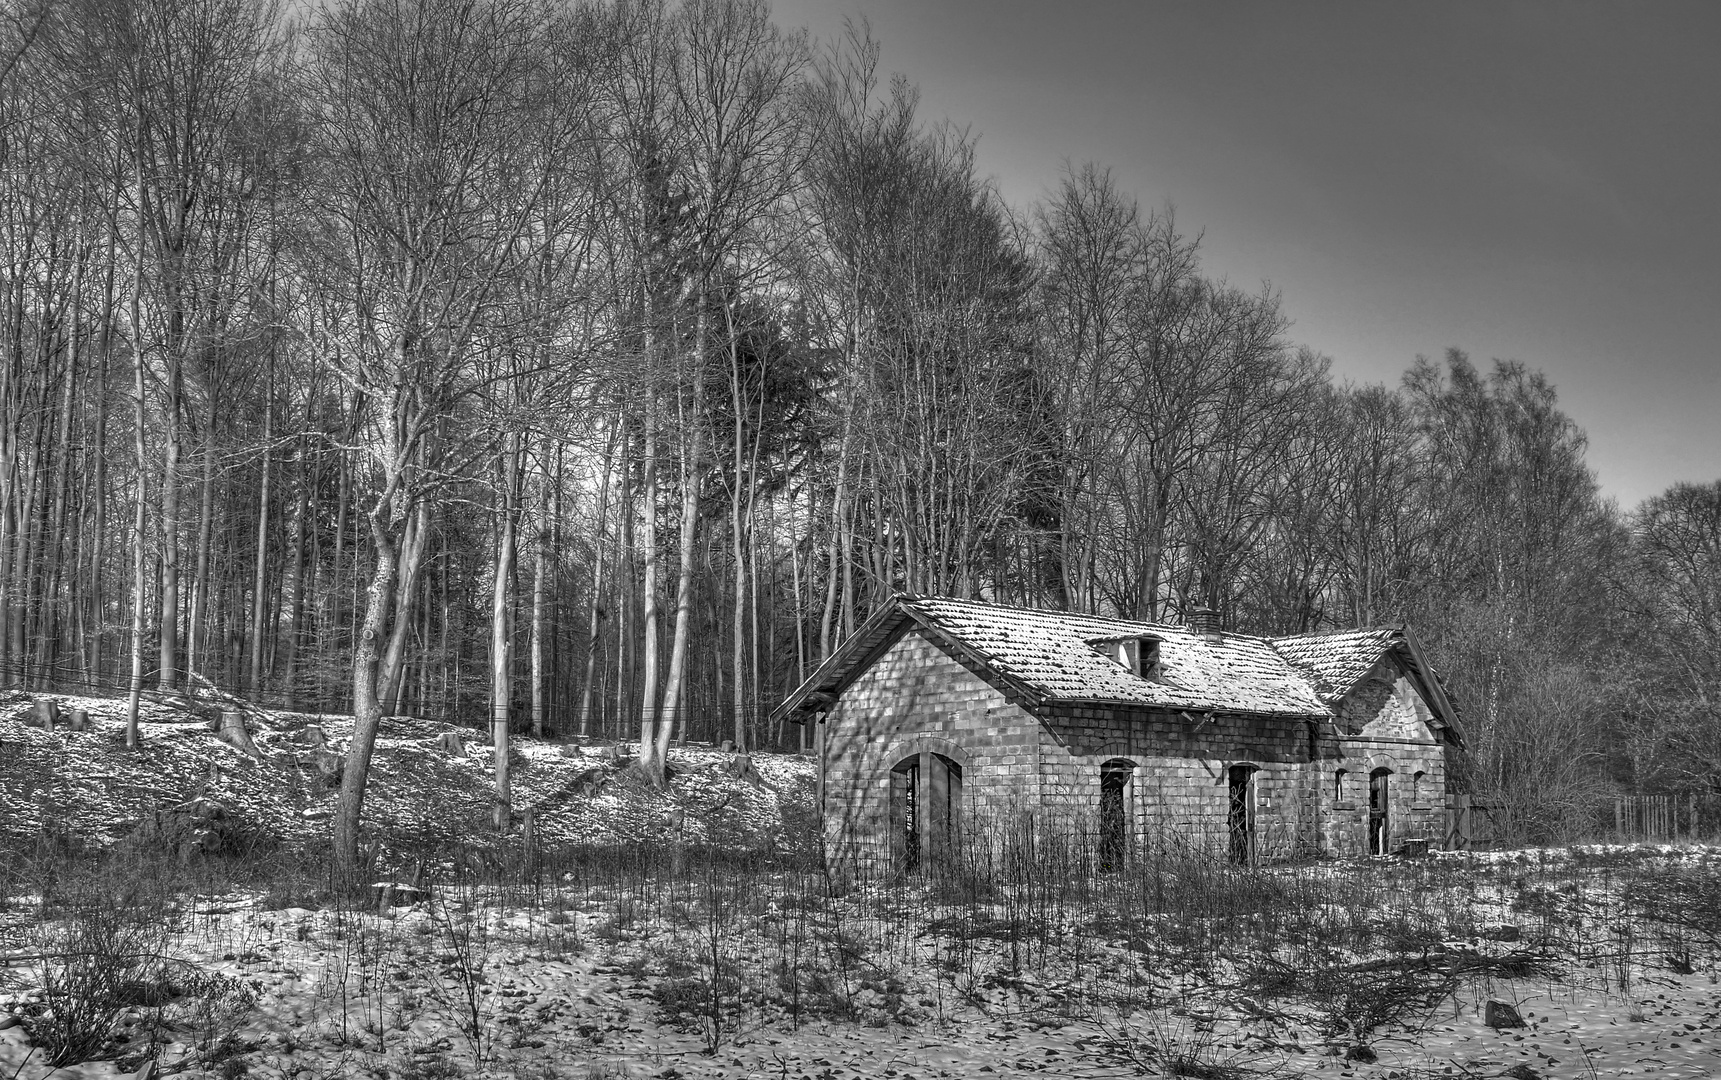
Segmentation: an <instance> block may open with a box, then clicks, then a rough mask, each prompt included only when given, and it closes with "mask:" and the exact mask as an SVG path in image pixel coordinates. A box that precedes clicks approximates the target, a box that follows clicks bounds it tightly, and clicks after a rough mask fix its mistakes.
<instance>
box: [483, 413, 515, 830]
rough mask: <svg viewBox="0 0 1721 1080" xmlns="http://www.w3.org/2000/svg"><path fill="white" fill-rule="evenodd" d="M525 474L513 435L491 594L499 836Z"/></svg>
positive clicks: (505, 807)
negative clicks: (520, 491) (520, 485)
mask: <svg viewBox="0 0 1721 1080" xmlns="http://www.w3.org/2000/svg"><path fill="white" fill-rule="evenodd" d="M519 474H520V433H519V432H517V431H510V432H508V434H507V435H506V436H505V437H504V439H503V447H502V476H501V481H502V483H501V485H500V487H501V490H500V491H499V492H498V495H499V501H500V503H501V506H500V507H499V509H500V510H501V521H500V522H498V526H499V527H498V530H497V544H496V565H495V576H494V578H493V581H492V587H491V593H490V741H491V743H492V745H493V746H494V747H495V750H496V755H495V758H496V801H495V805H494V808H493V809H494V824H495V826H496V831H497V832H507V831H508V815H509V812H510V808H511V806H512V791H511V790H510V785H509V777H508V708H509V705H510V702H511V698H512V696H513V683H514V678H513V676H514V671H513V664H512V663H510V661H511V660H512V659H513V657H512V652H513V650H512V647H511V646H512V642H511V640H510V637H511V635H510V634H509V633H508V610H509V599H510V597H509V593H510V585H511V584H512V581H513V577H514V533H515V504H516V502H517V499H516V496H515V485H516V483H517V482H518V480H519Z"/></svg>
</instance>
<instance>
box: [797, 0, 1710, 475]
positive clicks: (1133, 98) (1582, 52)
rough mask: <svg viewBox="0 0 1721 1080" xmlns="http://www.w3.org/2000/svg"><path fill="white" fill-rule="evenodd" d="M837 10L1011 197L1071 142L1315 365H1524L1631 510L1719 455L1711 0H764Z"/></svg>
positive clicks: (814, 28)
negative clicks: (956, 130)
mask: <svg viewBox="0 0 1721 1080" xmlns="http://www.w3.org/2000/svg"><path fill="white" fill-rule="evenodd" d="M775 10H776V12H777V18H778V21H779V22H780V23H781V24H783V25H785V26H805V27H807V28H808V29H809V30H810V31H811V32H812V33H813V34H814V35H815V36H816V37H821V38H831V37H834V36H836V35H837V34H839V33H840V32H841V30H842V25H843V19H844V17H845V16H847V17H855V18H858V17H860V16H865V17H866V18H867V19H868V20H869V21H870V22H871V24H872V29H873V33H874V36H875V37H877V38H878V39H879V41H880V42H881V44H882V45H883V50H884V54H883V64H884V67H885V68H886V69H888V70H889V71H900V72H902V73H903V74H905V75H906V76H908V78H909V79H910V80H911V81H913V82H914V83H916V84H917V85H918V86H919V87H920V90H921V108H922V114H923V116H924V117H926V118H927V119H929V120H932V119H941V118H945V117H948V118H949V119H951V120H954V121H956V122H958V123H959V124H963V125H967V126H968V127H969V128H970V129H971V130H972V132H973V133H974V134H975V135H978V136H979V140H980V143H979V162H980V167H981V169H982V170H983V171H984V172H985V173H987V174H988V175H990V176H991V177H992V178H993V179H994V180H995V182H996V183H997V185H998V187H999V188H1000V190H1001V191H1002V192H1003V193H1004V195H1005V196H1006V198H1008V199H1009V201H1010V202H1012V203H1013V204H1016V205H1018V206H1026V205H1028V204H1029V203H1032V202H1033V201H1035V200H1037V199H1039V198H1040V197H1042V196H1043V195H1044V194H1046V193H1047V192H1048V191H1050V190H1052V188H1053V187H1054V186H1055V185H1056V184H1057V182H1058V179H1059V176H1060V175H1061V173H1062V171H1063V168H1064V163H1065V161H1070V162H1075V163H1080V162H1083V161H1094V162H1097V163H1100V164H1102V165H1108V166H1110V167H1111V168H1112V170H1113V175H1114V177H1115V178H1116V179H1117V181H1118V183H1119V186H1120V187H1122V188H1123V189H1125V190H1128V191H1133V192H1134V193H1135V194H1136V195H1137V197H1138V198H1139V199H1140V201H1141V202H1142V204H1143V206H1144V207H1154V206H1159V205H1162V204H1164V203H1167V202H1169V203H1170V204H1172V205H1173V206H1174V207H1175V208H1176V211H1177V216H1178V221H1179V224H1180V225H1181V226H1182V227H1184V229H1185V230H1186V231H1189V232H1197V231H1199V232H1201V233H1202V234H1203V235H1204V241H1203V250H1204V252H1205V263H1206V266H1207V267H1208V269H1209V271H1210V272H1213V273H1215V274H1218V275H1222V276H1224V277H1226V278H1229V279H1230V280H1231V281H1232V282H1234V283H1236V284H1239V285H1244V286H1249V287H1254V286H1256V285H1258V284H1259V283H1260V282H1262V281H1267V282H1270V283H1271V284H1272V285H1273V286H1274V287H1276V288H1277V289H1279V290H1280V292H1281V293H1282V295H1283V297H1284V306H1285V310H1286V313H1287V314H1288V315H1289V316H1290V317H1291V318H1292V319H1293V320H1294V325H1293V327H1292V331H1291V332H1292V335H1293V336H1294V337H1295V339H1296V340H1297V341H1298V342H1299V343H1303V344H1308V345H1310V346H1313V347H1314V348H1316V349H1318V350H1319V351H1321V352H1323V353H1326V354H1327V355H1329V356H1331V357H1332V358H1333V370H1334V372H1335V374H1336V375H1337V376H1338V377H1339V378H1340V379H1349V380H1352V381H1356V382H1392V383H1396V382H1397V380H1398V377H1399V375H1400V374H1402V373H1403V371H1404V369H1405V368H1406V367H1408V366H1409V365H1410V363H1411V362H1412V361H1413V360H1414V358H1415V357H1416V356H1417V355H1418V354H1422V355H1426V356H1430V357H1439V356H1440V355H1441V354H1442V353H1443V352H1444V350H1445V349H1446V348H1447V347H1448V346H1457V347H1459V348H1462V349H1464V350H1465V351H1467V352H1469V353H1470V354H1471V357H1472V359H1474V360H1475V361H1477V362H1478V364H1481V365H1486V364H1487V362H1488V361H1489V360H1491V359H1492V358H1494V357H1499V358H1502V359H1515V360H1520V361H1522V362H1524V363H1525V364H1527V365H1529V366H1531V367H1535V368H1540V369H1542V370H1543V371H1545V372H1547V374H1548V376H1549V378H1551V379H1552V380H1553V382H1554V383H1555V384H1556V386H1557V387H1558V389H1559V393H1560V400H1561V403H1562V405H1563V407H1564V408H1565V410H1566V412H1567V413H1569V414H1570V415H1571V416H1572V417H1573V418H1575V419H1576V420H1577V421H1578V423H1579V424H1581V425H1582V426H1583V427H1584V429H1585V430H1586V431H1587V432H1588V433H1589V438H1590V453H1589V462H1590V465H1591V467H1592V468H1593V469H1595V471H1596V473H1597V476H1598V478H1599V479H1600V481H1601V485H1602V490H1603V492H1604V493H1605V494H1607V495H1609V496H1612V497H1614V498H1616V499H1618V501H1619V503H1620V504H1621V506H1622V507H1626V508H1630V507H1632V506H1634V505H1635V504H1636V503H1637V502H1638V501H1639V500H1641V499H1643V498H1644V497H1646V496H1649V495H1652V494H1655V493H1656V492H1658V491H1661V490H1662V489H1664V488H1665V487H1667V486H1668V485H1669V484H1672V483H1674V482H1676V481H1680V480H1691V481H1700V482H1706V481H1711V480H1716V479H1721V3H1708V2H1705V3H1691V4H1676V3H1668V2H1665V0H1657V2H1656V3H1653V4H1643V3H1639V4H1622V3H1596V4H1584V3H1576V2H1573V0H1560V2H1558V3H1554V2H1548V3H1537V4H1513V3H1450V2H1448V3H1438V4H1435V3H1429V4H1420V5H1419V4H1408V3H1390V4H1383V3H1373V2H1371V3H1343V4H1339V3H1309V2H1305V0H1299V2H1297V3H1247V4H1243V3H1221V4H1214V3H1195V2H1191V3H1176V4H1172V3H1141V4H1137V3H1114V4H1101V3H1083V2H1079V0H1062V2H1044V0H1040V2H1036V0H776V6H775Z"/></svg>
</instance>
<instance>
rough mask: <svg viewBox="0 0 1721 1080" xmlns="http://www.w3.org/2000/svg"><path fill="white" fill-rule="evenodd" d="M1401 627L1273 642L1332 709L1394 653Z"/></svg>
mask: <svg viewBox="0 0 1721 1080" xmlns="http://www.w3.org/2000/svg"><path fill="white" fill-rule="evenodd" d="M1399 635H1400V631H1399V629H1398V628H1397V627H1390V626H1387V627H1370V628H1368V629H1364V630H1339V631H1335V632H1333V633H1329V634H1300V635H1297V636H1296V637H1282V638H1274V639H1273V649H1274V650H1275V651H1276V652H1278V654H1279V655H1280V656H1283V657H1284V658H1285V659H1286V660H1289V661H1290V662H1291V663H1292V664H1295V665H1296V666H1297V667H1298V668H1300V669H1302V671H1303V672H1304V674H1305V675H1306V676H1307V677H1308V679H1309V681H1310V682H1311V683H1312V684H1313V685H1314V688H1315V693H1316V694H1318V695H1319V696H1320V699H1321V700H1322V701H1324V702H1326V703H1327V704H1329V705H1331V704H1334V703H1336V702H1338V701H1339V700H1341V699H1342V698H1343V697H1344V696H1345V695H1346V694H1348V693H1350V692H1351V690H1352V689H1353V688H1355V686H1356V684H1357V683H1359V682H1361V681H1362V680H1363V678H1364V677H1365V676H1367V675H1368V673H1369V672H1370V671H1373V670H1374V666H1375V665H1376V664H1378V663H1379V662H1380V658H1381V656H1382V655H1384V654H1385V653H1386V652H1387V651H1388V650H1390V649H1391V648H1392V647H1393V646H1394V644H1395V642H1396V639H1397V638H1398V637H1399Z"/></svg>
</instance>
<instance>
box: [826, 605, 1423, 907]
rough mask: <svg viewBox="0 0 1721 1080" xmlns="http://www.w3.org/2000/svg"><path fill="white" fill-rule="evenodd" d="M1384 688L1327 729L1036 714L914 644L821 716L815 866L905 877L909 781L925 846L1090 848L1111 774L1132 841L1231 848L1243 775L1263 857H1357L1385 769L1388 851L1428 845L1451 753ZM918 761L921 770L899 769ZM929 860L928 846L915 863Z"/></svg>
mask: <svg viewBox="0 0 1721 1080" xmlns="http://www.w3.org/2000/svg"><path fill="white" fill-rule="evenodd" d="M1380 675H1381V677H1382V678H1381V679H1380V680H1379V681H1380V682H1381V683H1382V685H1380V686H1373V685H1372V684H1371V688H1370V689H1369V691H1368V693H1367V694H1366V695H1362V696H1361V697H1360V698H1359V700H1360V701H1361V702H1364V703H1366V704H1356V703H1347V704H1350V708H1349V710H1348V711H1344V712H1341V717H1340V720H1339V725H1340V726H1339V728H1338V729H1337V730H1335V728H1334V727H1333V725H1332V723H1331V722H1330V721H1321V720H1317V719H1315V718H1303V717H1297V716H1231V715H1211V716H1209V715H1196V714H1190V713H1181V712H1167V711H1164V710H1156V709H1152V708H1144V707H1140V706H1125V705H1116V704H1107V703H1075V702H1059V703H1053V704H1050V705H1046V706H1040V707H1039V708H1038V712H1034V711H1030V710H1029V708H1027V707H1024V706H1023V705H1021V704H1017V703H1013V702H1012V701H1010V700H1008V699H1007V697H1006V695H1005V694H1004V692H1003V691H1001V690H1000V689H999V688H998V687H996V686H994V685H993V684H992V683H990V682H988V681H987V679H986V678H984V677H983V674H982V672H981V671H977V670H976V669H975V668H973V667H972V666H971V665H970V664H968V663H964V662H963V661H960V660H958V659H957V658H956V657H954V656H952V655H950V654H949V653H947V652H946V651H945V650H944V649H943V648H941V647H940V646H939V645H938V644H936V643H935V642H933V641H931V640H929V639H928V638H926V637H924V636H922V635H921V633H920V632H919V631H918V630H910V631H909V632H907V633H906V634H905V635H904V636H903V637H901V638H899V639H898V640H897V641H896V642H895V643H894V644H892V645H890V646H889V647H888V648H887V649H886V650H885V651H884V652H883V653H882V654H881V655H880V656H879V657H878V659H876V660H875V661H874V662H873V663H871V664H870V665H868V667H867V669H866V670H865V671H863V672H861V673H860V674H859V675H858V677H857V678H856V679H855V680H854V682H852V683H851V684H850V685H849V686H848V687H847V688H846V689H845V690H844V691H843V692H842V694H841V696H840V697H839V699H838V700H837V701H836V702H835V703H834V704H833V705H832V707H831V708H830V710H829V712H828V713H827V714H826V715H825V716H824V717H823V718H822V720H821V723H822V724H823V725H824V739H823V750H822V755H823V756H822V766H823V769H824V779H825V782H824V788H823V791H824V794H823V806H822V810H823V823H824V839H825V845H826V857H827V859H828V861H829V863H830V865H831V869H832V871H833V872H834V873H838V874H845V875H864V876H869V877H873V876H879V875H881V874H886V873H889V872H891V871H892V870H893V869H894V868H896V867H898V866H900V865H901V863H902V861H903V859H904V849H905V843H906V841H905V840H904V838H903V836H902V835H900V834H901V833H903V832H904V829H903V824H902V820H900V819H901V818H902V816H903V814H904V811H903V809H902V807H903V805H904V800H905V798H906V796H905V793H904V792H905V787H906V786H907V785H908V784H910V783H913V782H914V781H912V780H910V779H909V777H911V776H920V777H922V778H923V779H922V780H921V781H919V784H920V786H919V787H918V788H917V789H916V791H917V794H916V795H915V798H918V800H919V803H918V804H917V805H918V806H919V811H918V812H919V813H920V814H921V815H922V819H921V825H920V826H919V828H920V830H921V831H920V834H919V835H920V836H921V837H922V838H923V839H922V842H923V845H925V844H926V841H925V839H924V838H926V837H930V836H932V835H933V833H932V832H931V831H929V830H928V827H927V822H932V823H933V824H934V825H935V826H936V829H937V831H938V835H939V836H943V835H945V832H944V831H943V830H944V828H945V823H946V821H947V820H948V822H949V825H950V827H951V830H952V831H951V833H950V835H952V836H954V835H956V833H958V832H961V831H963V830H964V829H966V830H967V833H968V835H969V836H970V837H972V838H973V839H974V840H975V841H979V842H987V841H988V838H989V839H990V840H993V841H995V840H996V839H998V838H999V837H1000V836H1002V835H1005V834H1006V833H1010V832H1011V831H1013V830H1018V829H1020V828H1022V827H1024V826H1025V825H1026V826H1029V827H1032V828H1033V829H1035V830H1036V831H1037V832H1040V833H1044V832H1046V830H1048V829H1051V830H1054V831H1056V830H1058V829H1064V830H1066V831H1068V832H1069V833H1071V834H1080V833H1084V832H1085V833H1086V835H1087V836H1089V837H1090V838H1091V837H1096V836H1098V834H1099V831H1100V828H1101V816H1102V809H1101V807H1102V788H1103V782H1104V778H1105V776H1106V774H1107V772H1108V769H1107V764H1108V763H1113V765H1112V773H1113V775H1114V777H1115V776H1116V775H1127V780H1126V782H1125V783H1124V785H1123V789H1122V804H1121V805H1122V808H1123V809H1122V813H1123V820H1122V827H1123V829H1124V831H1125V832H1126V833H1127V835H1128V837H1129V841H1130V843H1131V844H1133V845H1145V846H1148V847H1151V846H1152V845H1156V844H1178V845H1184V846H1192V847H1195V848H1197V849H1201V850H1207V851H1210V852H1212V853H1215V854H1220V853H1225V852H1228V851H1229V850H1230V844H1231V823H1232V813H1233V806H1232V777H1233V773H1232V770H1233V769H1234V768H1237V767H1242V771H1243V772H1244V773H1246V774H1247V776H1248V778H1249V784H1248V787H1247V789H1246V798H1247V803H1248V805H1247V813H1248V818H1249V820H1250V821H1251V822H1252V835H1253V850H1254V853H1255V855H1256V856H1257V857H1259V858H1267V859H1272V858H1285V857H1292V856H1307V855H1317V854H1338V855H1348V854H1360V853H1364V852H1366V851H1367V849H1368V830H1369V784H1370V775H1371V773H1375V772H1377V771H1378V770H1382V769H1385V770H1389V779H1388V781H1387V783H1386V786H1385V790H1386V792H1387V793H1388V812H1387V815H1386V820H1387V835H1388V850H1395V849H1396V846H1397V845H1398V844H1399V843H1400V842H1402V840H1405V839H1412V838H1417V839H1430V840H1432V841H1433V842H1434V844H1435V845H1436V846H1437V845H1438V843H1439V839H1440V837H1441V835H1442V825H1443V818H1444V812H1445V798H1444V793H1445V780H1446V772H1445V748H1444V747H1443V746H1442V745H1441V743H1440V742H1439V741H1438V739H1437V738H1436V736H1435V733H1434V731H1433V730H1431V729H1430V727H1429V726H1428V722H1427V721H1428V715H1429V714H1428V711H1427V706H1426V705H1425V704H1423V703H1422V701H1421V699H1420V697H1418V696H1417V694H1416V691H1415V689H1414V688H1413V687H1412V686H1411V685H1410V684H1409V682H1408V681H1407V680H1405V679H1404V678H1403V677H1402V673H1401V672H1397V671H1394V670H1383V671H1382V672H1380ZM935 761H936V762H939V763H940V764H938V765H937V767H936V768H935V767H934V765H933V763H934V762H935ZM922 763H924V764H922ZM943 763H949V765H950V766H953V767H954V771H953V772H951V773H949V774H947V773H946V772H945V771H944V770H945V769H946V765H945V764H943ZM917 765H918V766H920V768H921V771H920V772H918V773H909V772H907V771H906V770H908V769H910V768H911V767H915V766H917ZM893 770H896V771H895V772H894V773H893ZM893 776H894V778H895V779H894V780H893ZM893 783H894V785H895V786H894V787H893ZM1114 783H1115V779H1114ZM1114 797H1115V796H1114ZM934 804H935V805H934ZM1116 805H1117V804H1115V803H1114V804H1113V806H1114V807H1115V806H1116ZM893 807H894V808H895V809H894V810H893ZM1111 812H1112V813H1115V812H1116V811H1115V809H1114V810H1113V811H1111ZM893 813H894V814H896V815H897V819H898V820H893ZM946 815H948V818H946ZM1113 824H1114V825H1115V824H1116V822H1115V821H1114V822H1113ZM940 855H941V852H940V851H938V850H934V849H933V848H932V847H931V846H930V845H927V846H926V850H925V857H926V858H928V859H935V858H938V857H940Z"/></svg>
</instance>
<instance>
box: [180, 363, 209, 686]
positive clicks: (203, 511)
mask: <svg viewBox="0 0 1721 1080" xmlns="http://www.w3.org/2000/svg"><path fill="white" fill-rule="evenodd" d="M210 390H211V392H210V393H209V395H208V397H209V412H208V416H207V417H205V420H204V425H205V426H204V432H203V438H204V445H203V480H202V488H203V490H202V492H201V493H200V495H199V496H198V506H197V567H196V569H195V570H194V571H193V574H194V576H193V578H192V582H191V619H190V623H189V625H188V626H187V627H186V646H185V663H186V667H187V669H188V670H191V669H196V668H198V667H199V666H200V665H202V663H203V659H202V656H203V646H204V635H205V632H206V628H205V626H204V623H205V622H207V621H208V619H209V584H210V582H209V549H210V545H211V544H212V543H213V541H214V535H215V417H216V411H215V394H214V392H213V387H211V388H210Z"/></svg>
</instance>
